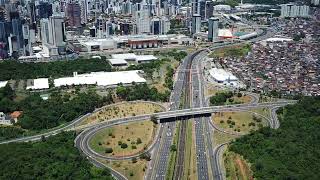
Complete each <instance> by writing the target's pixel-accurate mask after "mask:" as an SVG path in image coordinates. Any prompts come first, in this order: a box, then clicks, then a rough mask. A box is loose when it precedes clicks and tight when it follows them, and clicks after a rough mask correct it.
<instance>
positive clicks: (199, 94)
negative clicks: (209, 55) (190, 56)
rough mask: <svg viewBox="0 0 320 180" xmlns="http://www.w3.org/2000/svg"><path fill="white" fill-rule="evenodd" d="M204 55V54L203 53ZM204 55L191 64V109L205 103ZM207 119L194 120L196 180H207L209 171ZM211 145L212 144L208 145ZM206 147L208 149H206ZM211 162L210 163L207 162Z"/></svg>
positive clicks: (198, 118)
mask: <svg viewBox="0 0 320 180" xmlns="http://www.w3.org/2000/svg"><path fill="white" fill-rule="evenodd" d="M204 53H205V52H204ZM204 53H201V54H199V55H198V56H197V57H196V58H195V60H194V62H193V64H192V69H193V70H194V71H193V72H194V73H192V107H194V108H201V107H203V106H204V105H205V104H206V103H205V102H206V101H205V98H204V95H203V94H204V90H203V85H202V82H203V78H202V75H201V74H202V70H201V69H202V68H201V67H199V66H201V65H200V64H201V60H202V58H203V57H204V56H205V54H204ZM208 120H210V118H208V117H205V118H204V117H196V118H194V127H195V146H196V157H197V158H196V164H197V175H198V180H207V179H209V171H208V165H209V164H208V161H207V160H208V159H209V160H210V158H208V157H209V156H210V155H209V154H207V152H208V151H207V150H208V149H209V148H210V146H209V144H208V143H206V139H207V140H208V136H207V135H206V133H207V132H206V131H205V129H207V126H208ZM210 144H212V143H210ZM207 146H208V147H207ZM209 162H211V161H209Z"/></svg>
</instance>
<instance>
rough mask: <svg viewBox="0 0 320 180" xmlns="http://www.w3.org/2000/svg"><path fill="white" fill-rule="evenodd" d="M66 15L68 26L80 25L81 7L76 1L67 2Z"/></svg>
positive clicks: (76, 26)
mask: <svg viewBox="0 0 320 180" xmlns="http://www.w3.org/2000/svg"><path fill="white" fill-rule="evenodd" d="M66 16H67V19H68V21H67V22H68V25H69V26H70V27H73V28H78V27H81V8H80V5H79V4H78V3H76V2H70V3H68V4H67V10H66Z"/></svg>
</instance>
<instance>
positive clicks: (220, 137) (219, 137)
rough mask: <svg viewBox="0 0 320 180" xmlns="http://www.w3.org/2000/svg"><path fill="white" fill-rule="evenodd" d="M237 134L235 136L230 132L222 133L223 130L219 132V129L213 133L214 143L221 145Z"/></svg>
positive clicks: (234, 137)
mask: <svg viewBox="0 0 320 180" xmlns="http://www.w3.org/2000/svg"><path fill="white" fill-rule="evenodd" d="M236 138H237V136H233V135H230V134H225V133H222V132H219V131H214V133H213V144H214V145H215V146H217V145H220V144H223V143H227V142H230V141H232V140H234V139H236Z"/></svg>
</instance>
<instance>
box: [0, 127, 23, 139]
mask: <svg viewBox="0 0 320 180" xmlns="http://www.w3.org/2000/svg"><path fill="white" fill-rule="evenodd" d="M25 132H26V130H24V129H22V128H20V127H16V126H0V141H4V140H7V139H13V138H17V137H21V136H23V134H24V133H25Z"/></svg>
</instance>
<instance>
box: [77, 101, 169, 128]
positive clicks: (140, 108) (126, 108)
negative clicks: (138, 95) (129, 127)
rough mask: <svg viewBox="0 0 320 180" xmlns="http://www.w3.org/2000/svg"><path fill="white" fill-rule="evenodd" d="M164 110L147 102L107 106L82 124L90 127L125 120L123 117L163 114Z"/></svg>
mask: <svg viewBox="0 0 320 180" xmlns="http://www.w3.org/2000/svg"><path fill="white" fill-rule="evenodd" d="M163 110H164V109H163V108H162V107H161V106H159V105H156V104H152V103H147V102H139V101H137V102H123V103H118V104H114V105H111V106H107V107H105V108H103V109H102V110H100V111H98V112H96V113H94V114H92V115H91V116H89V117H88V118H86V119H85V120H83V121H82V122H81V124H80V126H82V125H88V124H95V123H98V122H102V121H106V120H110V119H116V118H123V117H132V116H136V115H141V114H149V113H154V112H161V111H163Z"/></svg>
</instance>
